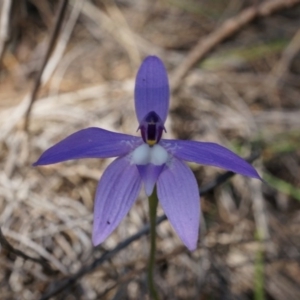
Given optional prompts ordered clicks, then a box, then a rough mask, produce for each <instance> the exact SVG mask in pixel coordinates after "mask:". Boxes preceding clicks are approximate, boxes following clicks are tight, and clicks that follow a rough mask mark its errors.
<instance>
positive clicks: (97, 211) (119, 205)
mask: <svg viewBox="0 0 300 300" xmlns="http://www.w3.org/2000/svg"><path fill="white" fill-rule="evenodd" d="M140 189H141V179H140V175H139V173H138V170H137V168H136V166H135V165H132V164H130V161H129V157H127V156H125V157H122V158H117V159H116V160H115V161H113V162H112V163H111V164H110V165H109V166H108V168H107V169H106V170H105V172H104V174H103V175H102V177H101V179H100V182H99V184H98V187H97V192H96V198H95V204H94V224H93V238H92V240H93V244H94V245H95V246H96V245H99V244H100V243H101V242H103V241H104V240H105V239H106V238H107V237H108V235H109V234H110V233H111V232H112V231H113V230H114V229H115V228H116V227H117V226H118V224H119V223H120V222H121V220H122V219H123V218H124V217H125V215H126V214H127V213H128V211H129V209H130V208H131V206H132V205H133V203H134V201H135V200H136V198H137V196H138V193H139V191H140Z"/></svg>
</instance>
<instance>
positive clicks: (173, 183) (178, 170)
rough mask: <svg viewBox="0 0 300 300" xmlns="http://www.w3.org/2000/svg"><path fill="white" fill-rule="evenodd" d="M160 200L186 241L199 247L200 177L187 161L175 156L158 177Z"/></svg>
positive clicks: (174, 225) (192, 245)
mask: <svg viewBox="0 0 300 300" xmlns="http://www.w3.org/2000/svg"><path fill="white" fill-rule="evenodd" d="M157 195H158V199H159V202H160V204H161V206H162V208H163V210H164V212H165V213H166V215H167V217H168V219H169V220H170V222H171V224H172V226H173V227H174V229H175V231H176V232H177V234H178V235H179V237H180V239H181V240H182V242H183V243H184V244H185V245H186V246H187V247H188V248H189V249H190V250H191V251H192V250H195V249H196V247H197V240H198V231H199V223H200V196H199V189H198V186H197V182H196V179H195V177H194V174H193V173H192V171H191V170H190V169H189V168H188V167H187V166H186V164H185V163H184V162H182V161H180V160H179V159H177V158H175V157H173V158H172V160H171V162H170V165H169V166H168V167H166V169H165V170H164V171H163V172H162V173H161V175H160V177H159V179H158V181H157Z"/></svg>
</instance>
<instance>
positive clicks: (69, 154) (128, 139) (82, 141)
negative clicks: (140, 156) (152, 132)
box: [33, 127, 142, 166]
mask: <svg viewBox="0 0 300 300" xmlns="http://www.w3.org/2000/svg"><path fill="white" fill-rule="evenodd" d="M141 143H142V139H141V138H139V137H135V136H131V135H127V134H121V133H115V132H111V131H107V130H104V129H101V128H95V127H91V128H87V129H83V130H80V131H77V132H75V133H73V134H71V135H70V136H68V137H67V138H65V139H64V140H62V141H60V142H58V143H57V144H56V145H54V146H52V147H51V148H49V149H48V150H46V151H45V152H44V153H43V154H42V155H41V157H40V158H39V159H38V161H37V162H35V163H34V164H33V165H34V166H38V165H49V164H54V163H58V162H62V161H66V160H70V159H79V158H106V157H114V156H121V155H125V154H127V153H128V152H129V151H130V150H132V149H133V148H135V147H136V146H137V145H139V144H141Z"/></svg>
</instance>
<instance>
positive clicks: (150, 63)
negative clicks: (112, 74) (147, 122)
mask: <svg viewBox="0 0 300 300" xmlns="http://www.w3.org/2000/svg"><path fill="white" fill-rule="evenodd" d="M169 97H170V89H169V81H168V75H167V71H166V69H165V66H164V64H163V62H162V61H161V60H160V59H159V58H158V57H156V56H148V57H147V58H146V59H145V60H144V61H143V63H142V65H141V66H140V69H139V71H138V73H137V76H136V80H135V90H134V98H135V111H136V115H137V118H138V121H139V123H141V122H142V121H143V119H144V118H145V117H146V115H147V114H148V113H149V112H151V111H154V112H155V113H157V114H158V115H159V117H160V118H161V120H162V121H163V123H164V122H165V121H166V118H167V114H168V110H169Z"/></svg>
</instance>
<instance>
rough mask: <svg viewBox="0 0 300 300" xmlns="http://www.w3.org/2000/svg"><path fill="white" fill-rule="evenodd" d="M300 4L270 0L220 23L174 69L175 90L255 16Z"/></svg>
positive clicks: (296, 0)
mask: <svg viewBox="0 0 300 300" xmlns="http://www.w3.org/2000/svg"><path fill="white" fill-rule="evenodd" d="M296 4H300V0H270V1H265V2H263V3H262V4H259V5H255V6H253V7H249V8H246V9H244V10H243V11H242V12H240V13H239V14H238V15H237V16H235V17H232V18H230V19H228V20H227V21H225V22H224V23H223V24H221V25H220V27H218V28H217V29H216V30H214V31H213V32H212V33H210V34H209V35H207V36H206V37H204V38H201V39H200V40H199V42H198V43H197V44H196V46H195V47H194V48H193V49H192V50H191V51H190V53H189V54H188V55H187V56H186V58H185V59H184V60H183V61H182V63H181V64H180V65H179V66H178V67H177V68H176V69H175V70H174V72H173V74H172V76H171V79H172V80H171V88H172V91H173V92H174V91H175V90H176V89H177V88H178V87H179V84H180V82H181V80H182V79H183V78H184V77H185V75H186V74H187V73H188V71H189V70H190V69H191V68H192V67H193V66H194V65H195V64H196V63H198V62H199V61H201V60H202V59H203V58H204V57H205V55H207V54H208V53H209V52H210V51H211V50H212V49H214V48H215V47H216V46H217V45H219V44H220V43H222V42H223V41H224V40H225V39H227V38H229V37H230V36H232V35H234V34H236V33H237V32H238V31H240V30H241V29H242V28H243V27H244V26H245V25H247V24H249V23H250V22H252V21H253V20H254V19H255V18H258V17H266V16H269V15H270V14H272V13H275V12H277V11H280V10H283V9H286V8H291V7H292V6H294V5H296Z"/></svg>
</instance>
